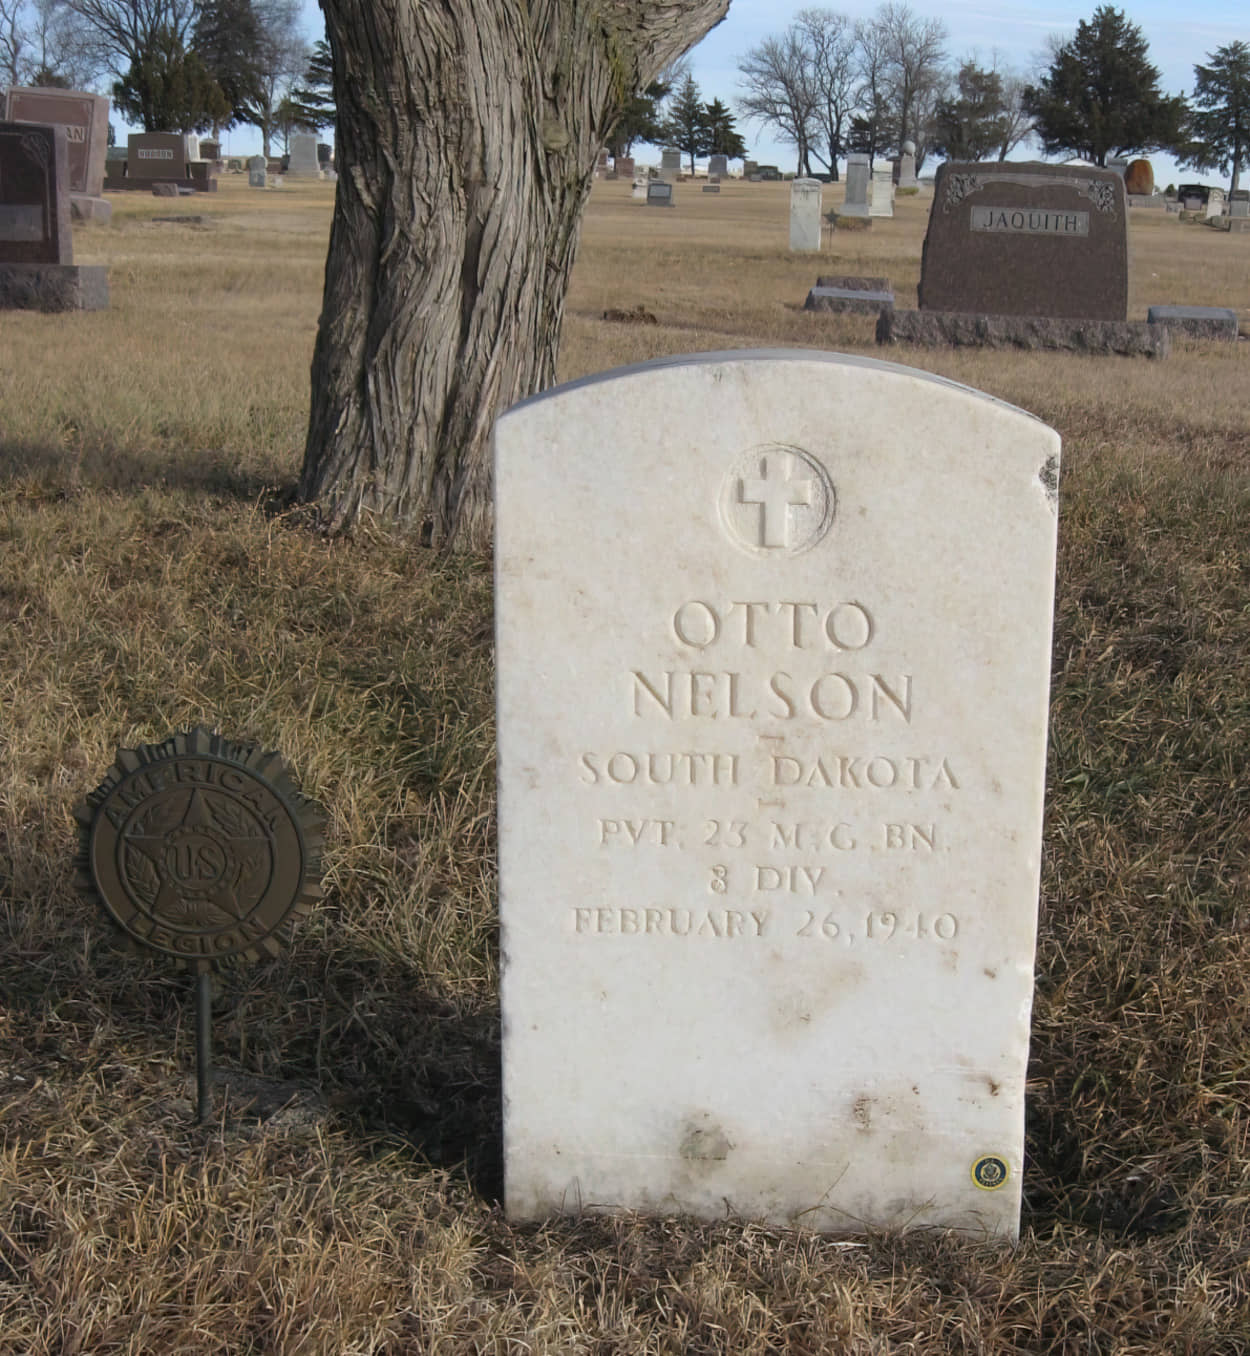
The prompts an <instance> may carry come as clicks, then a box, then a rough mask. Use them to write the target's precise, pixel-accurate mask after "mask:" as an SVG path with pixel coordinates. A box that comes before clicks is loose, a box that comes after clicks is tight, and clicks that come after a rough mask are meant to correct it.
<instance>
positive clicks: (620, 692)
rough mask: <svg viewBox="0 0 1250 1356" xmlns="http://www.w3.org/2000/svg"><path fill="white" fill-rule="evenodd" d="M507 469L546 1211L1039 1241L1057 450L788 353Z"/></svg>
mask: <svg viewBox="0 0 1250 1356" xmlns="http://www.w3.org/2000/svg"><path fill="white" fill-rule="evenodd" d="M640 407H645V408H646V409H647V410H648V411H649V413H650V415H651V418H650V419H649V420H648V421H647V423H646V425H645V427H644V426H640V425H639V424H638V421H637V420H636V418H635V417H634V416H635V415H636V412H637V410H638V409H639V408H640ZM657 429H660V430H663V433H662V435H661V436H657V434H656V430H657ZM495 453H496V471H495V474H496V533H497V535H496V546H495V551H496V589H497V593H496V599H497V628H498V629H497V641H498V717H499V792H500V795H499V853H500V918H501V927H502V942H501V945H502V954H503V1019H504V1134H505V1178H506V1199H507V1208H508V1211H509V1213H510V1214H511V1215H512V1216H513V1217H515V1218H520V1219H530V1218H538V1217H541V1216H544V1215H547V1214H550V1213H554V1212H559V1211H577V1210H590V1209H595V1210H600V1209H614V1208H627V1209H637V1210H643V1211H648V1212H661V1213H668V1212H672V1213H679V1212H681V1213H685V1212H689V1213H692V1214H695V1215H698V1216H702V1217H705V1218H723V1217H724V1215H725V1213H726V1211H727V1210H728V1211H730V1212H731V1213H732V1214H734V1215H738V1216H741V1217H744V1218H752V1219H762V1220H765V1221H769V1222H771V1223H774V1224H777V1225H786V1226H788V1225H795V1226H803V1227H809V1228H814V1229H818V1230H822V1231H828V1232H845V1231H855V1230H860V1229H863V1228H865V1227H872V1226H886V1227H903V1226H940V1227H952V1228H958V1229H964V1230H970V1231H974V1232H978V1233H980V1232H984V1233H986V1234H996V1235H1000V1236H1014V1234H1015V1233H1016V1231H1017V1229H1018V1220H1019V1203H1020V1180H1021V1168H1022V1162H1023V1148H1024V1084H1025V1066H1026V1058H1027V1049H1028V1034H1029V1011H1030V1003H1031V998H1032V991H1033V953H1034V940H1035V929H1036V917H1037V889H1038V872H1039V855H1040V838H1041V822H1042V799H1043V781H1044V768H1045V745H1046V718H1047V692H1048V679H1049V671H1050V643H1051V640H1050V638H1051V609H1052V598H1053V578H1054V559H1055V529H1056V514H1057V509H1056V485H1057V473H1058V454H1059V438H1058V435H1057V434H1055V432H1054V431H1053V430H1052V429H1050V428H1048V427H1046V426H1045V425H1044V424H1041V423H1039V422H1038V421H1037V420H1036V419H1034V418H1032V417H1031V416H1029V415H1027V414H1024V413H1023V412H1021V411H1019V410H1017V409H1014V408H1012V407H1011V406H1008V405H1005V404H1002V403H1000V402H999V401H997V400H994V399H992V398H990V397H989V396H985V395H982V394H980V393H979V392H976V391H972V390H969V389H968V388H966V387H962V386H958V385H955V384H953V383H951V382H948V381H945V380H943V379H941V378H938V377H934V376H931V375H930V374H928V373H926V372H919V371H913V370H911V369H908V368H904V367H897V366H894V365H892V364H886V363H881V362H876V361H871V360H868V359H863V358H852V357H842V356H836V355H832V354H823V353H805V352H802V351H796V350H787V351H779V352H740V353H722V354H707V355H699V356H694V357H683V358H676V359H669V360H661V361H658V362H654V363H648V364H645V365H643V366H641V367H635V368H627V369H623V370H621V371H618V372H608V373H604V374H602V375H601V376H597V377H590V378H586V379H584V380H582V381H580V382H575V383H573V384H571V385H568V386H564V387H560V388H557V389H556V390H554V391H551V392H549V393H547V394H545V395H542V396H539V397H536V398H534V399H532V400H529V401H526V402H523V403H522V404H520V405H518V406H516V407H514V408H513V409H512V410H510V411H509V412H508V413H506V414H505V415H503V417H502V418H501V419H500V420H499V422H498V424H497V427H496V433H495Z"/></svg>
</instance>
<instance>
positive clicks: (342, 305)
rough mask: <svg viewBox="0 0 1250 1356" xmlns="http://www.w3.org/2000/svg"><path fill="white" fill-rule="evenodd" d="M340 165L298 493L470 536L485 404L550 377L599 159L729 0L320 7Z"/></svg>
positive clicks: (483, 528)
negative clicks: (629, 110)
mask: <svg viewBox="0 0 1250 1356" xmlns="http://www.w3.org/2000/svg"><path fill="white" fill-rule="evenodd" d="M322 7H323V9H324V12H325V18H326V33H327V37H328V39H329V42H330V47H331V50H332V53H333V57H334V94H335V103H336V106H337V109H338V121H337V125H336V132H337V139H338V158H339V162H340V176H339V183H338V194H337V200H336V203H335V209H334V223H333V227H332V230H331V238H330V253H329V258H328V260H327V262H326V280H325V297H324V302H323V306H322V312H321V323H320V327H319V329H318V334H317V342H316V348H315V351H314V355H313V368H312V409H311V414H310V419H309V428H308V440H307V444H306V448H305V456H304V468H303V473H302V476H301V478H300V485H299V496H300V498H301V499H302V500H304V501H306V502H309V501H313V502H316V503H318V504H319V505H320V507H321V511H322V515H323V522H324V524H325V525H326V527H327V529H328V530H330V531H337V530H341V529H343V528H345V527H347V526H348V525H350V524H351V523H352V522H353V520H354V519H355V518H356V517H357V515H358V514H360V513H361V512H362V511H365V512H372V513H378V514H381V515H385V516H388V517H391V518H397V519H401V520H405V521H408V522H411V523H413V524H415V525H416V526H418V527H419V528H420V529H421V530H422V534H423V536H424V538H425V539H426V540H428V541H430V542H431V543H432V544H435V545H464V546H484V545H486V544H487V542H488V541H489V538H490V530H491V476H490V461H489V438H490V431H491V427H492V424H493V423H494V419H495V416H496V414H498V413H499V412H500V411H501V410H503V409H505V408H507V406H509V405H511V404H512V403H514V402H515V401H517V400H519V399H521V398H522V397H524V396H528V395H531V394H533V393H534V392H535V391H539V390H541V389H542V388H543V387H545V386H547V385H549V384H550V383H551V382H552V381H553V380H554V376H555V359H556V349H557V346H558V343H559V338H560V327H561V322H562V319H563V312H564V298H565V293H566V291H567V288H568V278H569V270H570V268H571V266H572V263H573V256H574V252H575V250H576V246H577V239H578V232H579V229H580V222H581V215H582V210H583V208H584V206H585V203H586V197H587V194H588V193H589V191H590V185H591V181H592V179H593V176H594V167H595V161H596V158H597V156H598V153H599V149H600V147H602V146H603V145H605V143H606V142H607V140H608V138H609V136H610V134H611V131H612V126H613V123H614V122H615V120H616V118H617V117H618V116H620V113H621V111H622V109H623V107H624V105H625V103H626V101H627V99H628V98H629V95H630V94H631V92H632V91H634V90H638V89H645V88H646V86H647V84H648V83H649V82H650V81H651V80H652V79H653V78H654V77H655V76H656V74H657V73H658V72H659V71H661V70H663V69H664V67H665V66H666V65H667V64H668V63H669V62H671V61H672V60H674V58H676V57H677V56H679V55H680V54H681V53H682V52H683V51H685V50H686V49H688V48H689V47H690V46H692V45H693V44H694V43H695V42H696V41H697V40H698V39H699V38H700V37H702V35H703V34H704V33H705V32H706V31H707V30H708V29H709V28H710V27H711V26H712V25H713V24H714V23H716V22H718V21H719V20H720V19H721V18H723V17H724V15H725V12H726V11H727V9H728V7H729V0H598V3H595V4H586V3H583V2H582V0H443V3H440V4H437V5H434V4H413V3H411V0H322Z"/></svg>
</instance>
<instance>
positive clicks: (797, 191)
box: [790, 179, 820, 250]
mask: <svg viewBox="0 0 1250 1356" xmlns="http://www.w3.org/2000/svg"><path fill="white" fill-rule="evenodd" d="M790 248H791V249H792V250H818V249H819V248H820V180H819V179H795V180H794V181H793V182H792V183H791V185H790Z"/></svg>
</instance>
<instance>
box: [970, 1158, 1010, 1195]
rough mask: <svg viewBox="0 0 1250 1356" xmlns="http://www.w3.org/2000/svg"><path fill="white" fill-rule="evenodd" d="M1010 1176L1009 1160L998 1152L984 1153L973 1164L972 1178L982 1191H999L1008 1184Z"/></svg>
mask: <svg viewBox="0 0 1250 1356" xmlns="http://www.w3.org/2000/svg"><path fill="white" fill-rule="evenodd" d="M1008 1176H1010V1172H1009V1170H1008V1167H1007V1160H1006V1159H1005V1158H1000V1157H999V1155H998V1154H982V1155H981V1157H980V1158H978V1159H977V1161H976V1162H975V1163H973V1165H972V1180H973V1181H974V1182H975V1183H976V1185H977V1186H979V1187H980V1188H981V1190H982V1191H997V1190H998V1188H999V1187H1001V1186H1005V1185H1006V1183H1007V1178H1008Z"/></svg>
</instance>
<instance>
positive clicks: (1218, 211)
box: [1206, 188, 1224, 221]
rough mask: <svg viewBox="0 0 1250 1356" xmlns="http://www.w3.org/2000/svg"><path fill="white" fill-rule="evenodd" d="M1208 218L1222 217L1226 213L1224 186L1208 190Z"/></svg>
mask: <svg viewBox="0 0 1250 1356" xmlns="http://www.w3.org/2000/svg"><path fill="white" fill-rule="evenodd" d="M1206 213H1207V220H1208V221H1210V220H1211V218H1212V217H1222V216H1223V215H1224V190H1223V189H1222V188H1211V189H1208V190H1207V206H1206Z"/></svg>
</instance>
